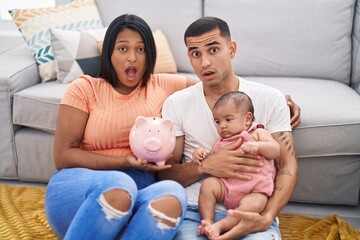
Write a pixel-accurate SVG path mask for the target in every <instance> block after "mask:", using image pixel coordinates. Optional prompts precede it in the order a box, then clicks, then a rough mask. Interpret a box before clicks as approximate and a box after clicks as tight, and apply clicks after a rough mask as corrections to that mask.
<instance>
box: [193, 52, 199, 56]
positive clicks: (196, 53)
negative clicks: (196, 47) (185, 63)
mask: <svg viewBox="0 0 360 240" xmlns="http://www.w3.org/2000/svg"><path fill="white" fill-rule="evenodd" d="M191 55H192V56H193V57H199V56H200V53H199V52H193V53H192V54H191Z"/></svg>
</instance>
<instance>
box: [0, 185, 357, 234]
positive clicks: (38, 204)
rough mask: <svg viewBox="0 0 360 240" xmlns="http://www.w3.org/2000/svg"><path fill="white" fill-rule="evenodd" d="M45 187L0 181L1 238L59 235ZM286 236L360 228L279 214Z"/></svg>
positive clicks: (335, 219)
mask: <svg viewBox="0 0 360 240" xmlns="http://www.w3.org/2000/svg"><path fill="white" fill-rule="evenodd" d="M44 197H45V187H20V186H8V185H3V184H0V239H1V240H7V239H9V240H10V239H11V240H14V239H21V240H24V239H29V240H30V239H36V240H38V239H46V240H51V239H57V238H56V236H55V235H54V234H53V232H52V231H51V229H50V227H49V224H48V223H47V220H46V217H45V212H44ZM280 230H281V233H282V237H283V240H308V239H309V240H313V239H327V240H336V239H341V240H343V239H344V240H345V239H346V240H360V232H359V231H358V230H357V229H355V228H354V227H352V226H351V225H349V224H348V223H346V222H345V221H344V220H343V219H341V218H340V217H338V216H336V215H333V216H329V217H327V218H324V219H317V218H311V217H305V216H299V215H289V214H282V215H280Z"/></svg>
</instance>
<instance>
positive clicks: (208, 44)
mask: <svg viewBox="0 0 360 240" xmlns="http://www.w3.org/2000/svg"><path fill="white" fill-rule="evenodd" d="M218 44H220V43H219V42H218V41H212V42H209V43H207V44H205V46H206V47H208V46H212V45H218Z"/></svg>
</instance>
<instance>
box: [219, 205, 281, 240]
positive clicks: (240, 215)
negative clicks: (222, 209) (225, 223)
mask: <svg viewBox="0 0 360 240" xmlns="http://www.w3.org/2000/svg"><path fill="white" fill-rule="evenodd" d="M228 215H229V216H231V217H234V218H237V219H238V220H239V223H238V224H237V225H236V226H235V227H233V228H232V229H230V230H229V231H228V232H225V233H224V234H222V235H220V236H219V237H218V238H216V239H219V240H220V239H237V238H239V237H242V236H245V235H247V234H249V233H255V232H261V231H265V230H267V229H268V228H269V227H270V225H271V224H272V222H273V221H274V219H272V217H271V216H263V215H260V214H259V213H254V212H242V211H238V210H228Z"/></svg>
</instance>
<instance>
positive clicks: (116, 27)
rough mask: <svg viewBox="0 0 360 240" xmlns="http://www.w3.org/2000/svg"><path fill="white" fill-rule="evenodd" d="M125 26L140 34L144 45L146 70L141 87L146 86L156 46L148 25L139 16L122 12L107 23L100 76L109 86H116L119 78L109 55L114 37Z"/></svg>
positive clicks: (152, 65)
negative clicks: (122, 13)
mask: <svg viewBox="0 0 360 240" xmlns="http://www.w3.org/2000/svg"><path fill="white" fill-rule="evenodd" d="M125 28H128V29H131V30H134V31H136V32H138V33H139V34H140V35H141V38H142V40H143V41H144V45H145V55H146V70H145V73H144V76H143V78H142V81H141V87H146V85H147V83H148V80H149V79H150V75H151V74H152V73H153V72H154V68H155V62H156V46H155V40H154V37H153V35H152V31H151V29H150V27H149V25H148V24H147V23H146V22H145V21H144V20H143V19H142V18H140V17H138V16H136V15H132V14H124V15H121V16H119V17H117V18H115V19H114V20H113V21H112V22H111V24H110V25H109V27H108V29H107V31H106V34H105V38H104V42H103V47H102V55H101V69H100V77H101V78H103V79H105V80H106V81H107V82H108V83H110V84H111V86H113V87H116V85H117V83H118V81H119V79H118V76H117V74H116V71H115V69H114V66H113V65H112V63H111V55H112V53H113V51H114V47H115V41H116V37H117V35H118V33H119V32H121V31H122V30H124V29H125Z"/></svg>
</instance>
